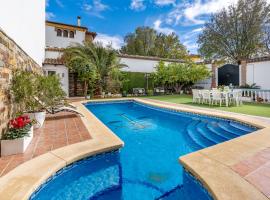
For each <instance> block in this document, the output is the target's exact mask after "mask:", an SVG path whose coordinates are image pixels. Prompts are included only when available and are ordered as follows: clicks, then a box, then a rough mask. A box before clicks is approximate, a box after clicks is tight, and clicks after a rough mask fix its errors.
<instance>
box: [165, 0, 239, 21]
mask: <svg viewBox="0 0 270 200" xmlns="http://www.w3.org/2000/svg"><path fill="white" fill-rule="evenodd" d="M236 2H237V0H207V1H202V0H195V1H194V2H192V3H179V4H177V5H176V6H175V8H174V9H173V10H172V11H171V12H170V13H169V14H168V19H167V20H166V21H167V23H169V24H172V23H175V24H179V23H182V24H191V25H194V24H203V23H204V22H205V21H204V20H203V19H202V18H201V17H202V16H203V15H209V14H211V13H216V12H218V11H219V10H221V9H222V8H224V7H228V6H229V5H231V4H234V3H236Z"/></svg>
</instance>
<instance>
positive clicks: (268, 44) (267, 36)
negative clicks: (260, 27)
mask: <svg viewBox="0 0 270 200" xmlns="http://www.w3.org/2000/svg"><path fill="white" fill-rule="evenodd" d="M264 46H265V49H266V51H267V52H268V54H270V22H268V23H266V24H265V27H264Z"/></svg>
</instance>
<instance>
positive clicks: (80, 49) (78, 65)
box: [63, 44, 97, 97]
mask: <svg viewBox="0 0 270 200" xmlns="http://www.w3.org/2000/svg"><path fill="white" fill-rule="evenodd" d="M91 51H92V50H91V47H90V46H89V45H88V44H85V45H81V44H76V45H75V46H71V47H68V48H67V49H65V51H64V54H63V58H64V62H65V65H66V66H67V67H68V68H69V69H70V70H71V71H73V72H76V73H78V77H79V79H80V80H81V81H82V82H83V83H84V96H85V97H86V96H87V91H88V87H89V83H90V82H92V83H93V82H94V81H95V80H96V79H97V73H96V67H95V65H94V64H93V63H92V57H91V56H90V55H91V54H90V52H91Z"/></svg>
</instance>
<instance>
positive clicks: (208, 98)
mask: <svg viewBox="0 0 270 200" xmlns="http://www.w3.org/2000/svg"><path fill="white" fill-rule="evenodd" d="M201 95H202V102H203V103H208V104H209V105H211V94H210V91H209V90H202V91H201Z"/></svg>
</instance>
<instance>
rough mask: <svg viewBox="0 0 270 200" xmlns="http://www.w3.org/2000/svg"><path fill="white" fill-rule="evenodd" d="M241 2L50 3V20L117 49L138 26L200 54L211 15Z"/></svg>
mask: <svg viewBox="0 0 270 200" xmlns="http://www.w3.org/2000/svg"><path fill="white" fill-rule="evenodd" d="M236 1H237V0H46V18H47V20H51V21H56V22H62V23H67V24H74V25H76V23H77V16H81V18H82V21H81V23H82V26H86V27H88V28H89V30H90V31H93V32H96V33H97V37H96V39H95V41H100V42H102V43H103V44H108V43H111V44H112V46H113V47H114V48H116V49H119V48H120V47H121V46H122V45H123V44H124V36H125V35H126V34H128V33H131V32H134V31H135V29H136V28H137V27H138V26H149V27H152V28H154V29H155V30H156V31H158V32H162V33H165V34H170V33H172V32H175V33H176V34H177V35H178V36H179V38H180V42H181V43H183V44H184V45H185V46H186V47H187V49H188V50H189V52H190V53H194V54H196V53H197V49H198V46H197V43H196V41H197V38H198V35H199V34H200V33H201V31H202V29H203V25H204V23H205V22H206V21H207V20H209V17H210V15H211V14H213V13H216V12H218V11H219V10H220V9H222V8H223V7H227V6H228V5H230V4H233V3H235V2H236Z"/></svg>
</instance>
